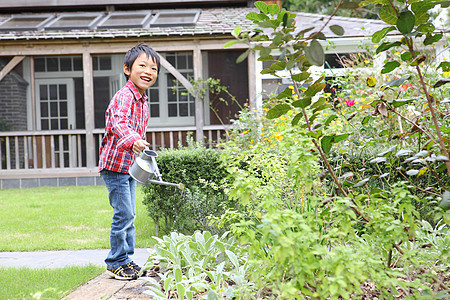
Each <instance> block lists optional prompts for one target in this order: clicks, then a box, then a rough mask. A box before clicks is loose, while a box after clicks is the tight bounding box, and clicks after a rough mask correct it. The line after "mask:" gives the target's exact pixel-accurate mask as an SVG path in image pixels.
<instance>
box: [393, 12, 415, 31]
mask: <svg viewBox="0 0 450 300" xmlns="http://www.w3.org/2000/svg"><path fill="white" fill-rule="evenodd" d="M415 21H416V18H415V17H414V14H413V13H412V12H411V11H409V10H407V11H402V12H401V13H400V15H399V17H398V19H397V29H398V31H400V32H401V33H403V34H407V33H410V32H411V31H412V30H413V28H414V23H415Z"/></svg>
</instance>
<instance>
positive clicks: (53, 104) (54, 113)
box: [50, 102, 58, 117]
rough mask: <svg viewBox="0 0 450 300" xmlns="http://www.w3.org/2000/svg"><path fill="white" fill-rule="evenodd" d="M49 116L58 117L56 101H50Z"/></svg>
mask: <svg viewBox="0 0 450 300" xmlns="http://www.w3.org/2000/svg"><path fill="white" fill-rule="evenodd" d="M50 116H51V117H58V102H50Z"/></svg>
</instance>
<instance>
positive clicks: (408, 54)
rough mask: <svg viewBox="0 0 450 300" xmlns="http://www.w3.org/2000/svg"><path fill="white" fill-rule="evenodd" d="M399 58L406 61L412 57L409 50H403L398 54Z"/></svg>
mask: <svg viewBox="0 0 450 300" xmlns="http://www.w3.org/2000/svg"><path fill="white" fill-rule="evenodd" d="M400 58H401V59H402V60H403V61H408V60H410V59H411V58H412V54H411V52H403V53H402V55H400Z"/></svg>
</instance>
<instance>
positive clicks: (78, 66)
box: [73, 56, 83, 71]
mask: <svg viewBox="0 0 450 300" xmlns="http://www.w3.org/2000/svg"><path fill="white" fill-rule="evenodd" d="M73 70H74V71H83V63H82V62H81V56H75V57H74V58H73Z"/></svg>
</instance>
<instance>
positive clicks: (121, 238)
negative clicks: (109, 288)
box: [100, 170, 136, 270]
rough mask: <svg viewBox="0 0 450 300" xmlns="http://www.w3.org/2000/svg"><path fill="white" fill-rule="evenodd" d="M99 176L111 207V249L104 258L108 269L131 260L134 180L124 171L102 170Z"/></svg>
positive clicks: (133, 238) (134, 205)
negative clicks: (103, 183) (106, 190)
mask: <svg viewBox="0 0 450 300" xmlns="http://www.w3.org/2000/svg"><path fill="white" fill-rule="evenodd" d="M100 174H101V176H102V178H103V180H104V181H105V184H106V188H107V189H108V193H109V204H110V205H111V206H112V208H113V213H114V215H113V219H112V223H111V235H110V243H111V251H109V253H108V256H107V258H106V259H105V262H106V265H107V268H108V269H109V270H111V269H116V268H118V267H119V266H121V265H124V264H127V263H129V262H131V258H129V256H130V255H133V254H134V244H135V232H136V229H135V227H134V220H135V218H136V181H135V180H134V179H133V178H132V177H131V176H130V175H129V174H124V173H118V172H113V171H109V170H102V171H101V173H100Z"/></svg>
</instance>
